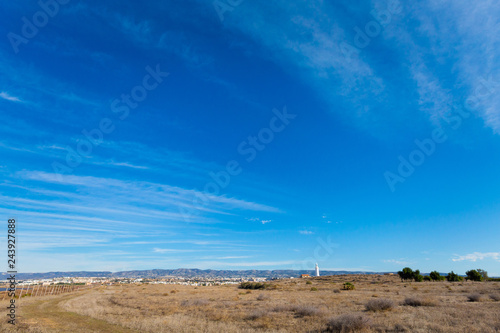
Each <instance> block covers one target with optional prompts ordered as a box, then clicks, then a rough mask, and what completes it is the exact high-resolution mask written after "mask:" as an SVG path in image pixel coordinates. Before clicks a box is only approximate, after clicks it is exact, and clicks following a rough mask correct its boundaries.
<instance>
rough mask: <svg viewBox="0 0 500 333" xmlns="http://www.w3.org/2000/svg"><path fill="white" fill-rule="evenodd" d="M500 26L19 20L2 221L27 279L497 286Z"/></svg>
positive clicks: (226, 18)
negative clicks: (175, 271) (235, 272)
mask: <svg viewBox="0 0 500 333" xmlns="http://www.w3.org/2000/svg"><path fill="white" fill-rule="evenodd" d="M45 3H46V4H50V6H49V5H47V6H42V5H41V4H45ZM44 8H45V11H44ZM499 11H500V10H499V8H498V6H496V5H495V2H493V1H480V2H476V3H473V4H471V3H470V2H466V1H443V2H440V3H435V2H432V1H422V2H418V3H412V4H409V3H406V2H405V3H403V2H394V1H387V2H385V1H382V2H380V1H377V2H375V1H373V2H370V1H361V2H355V3H351V2H347V1H344V2H337V3H336V4H334V3H332V2H326V1H296V2H293V4H290V2H289V1H274V2H273V3H272V4H269V2H265V1H252V2H250V1H225V0H221V1H216V2H213V1H195V0H189V1H166V2H160V1H150V2H147V3H140V4H139V3H136V2H132V1H127V2H125V1H99V2H98V1H86V2H83V1H62V0H61V1H59V2H55V1H46V2H44V1H43V0H42V2H40V3H35V2H29V1H20V2H14V3H7V4H4V5H3V10H2V12H1V13H0V21H1V22H2V25H1V29H2V31H1V35H2V36H4V37H3V39H2V40H3V42H2V43H1V44H0V56H1V57H0V59H1V61H0V112H1V117H2V120H3V121H2V122H1V123H0V135H1V137H0V138H1V139H0V154H1V157H2V158H1V161H0V174H1V183H0V195H1V196H2V200H1V204H0V212H1V215H2V216H4V219H5V220H6V219H7V218H8V217H11V216H15V217H16V218H17V219H18V221H19V222H18V229H19V230H18V237H19V250H18V251H19V256H20V257H19V263H20V264H19V271H24V272H33V271H37V272H45V271H55V270H111V271H117V270H128V269H152V268H179V267H187V268H203V269H205V268H212V269H292V268H293V269H313V268H314V263H315V262H318V263H319V266H320V268H321V269H331V270H340V269H351V270H366V271H396V270H399V269H401V268H402V267H404V266H410V267H413V268H419V269H420V270H421V271H424V272H427V271H430V270H434V269H437V270H439V271H442V272H448V271H451V270H454V271H455V272H458V273H461V274H463V273H464V272H465V270H467V269H470V268H483V269H486V270H487V271H489V272H490V275H500V247H499V245H498V244H499V242H498V235H499V234H500V227H499V223H498V222H499V219H500V191H499V190H498V189H499V188H500V177H499V176H498V170H499V166H500V155H499V153H498V152H499V151H500V136H499V134H500V110H499V106H500V97H499V94H498V92H499V91H500V68H499V65H498V64H499V63H500V62H499V60H500V59H499V55H500V54H499V51H498V50H499V49H500V48H499V39H498V36H499V35H500V34H499V32H500V31H499V30H500V25H499V23H498V17H500V12H499ZM47 13H48V14H47ZM49 14H50V15H49ZM4 241H5V240H4Z"/></svg>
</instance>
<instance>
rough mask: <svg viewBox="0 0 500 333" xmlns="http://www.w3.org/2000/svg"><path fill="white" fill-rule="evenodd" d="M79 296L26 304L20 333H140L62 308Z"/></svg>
mask: <svg viewBox="0 0 500 333" xmlns="http://www.w3.org/2000/svg"><path fill="white" fill-rule="evenodd" d="M77 295H78V294H76V295H75V294H73V295H65V296H61V297H57V298H51V299H45V300H40V301H36V302H33V303H30V304H25V305H24V306H22V307H21V308H20V309H19V310H20V311H19V314H20V316H19V323H18V325H16V326H17V328H18V331H20V332H23V331H25V330H26V331H27V330H28V328H37V329H39V331H40V332H72V333H80V332H81V333H84V332H85V333H86V332H99V333H101V332H102V333H117V332H138V331H136V330H131V329H128V328H125V327H122V326H118V325H115V324H111V323H108V322H106V321H104V320H99V319H93V318H90V317H87V316H82V315H79V314H77V313H74V312H68V311H66V310H64V309H63V308H62V307H61V306H60V303H62V302H64V301H67V300H69V299H71V298H73V297H75V296H77Z"/></svg>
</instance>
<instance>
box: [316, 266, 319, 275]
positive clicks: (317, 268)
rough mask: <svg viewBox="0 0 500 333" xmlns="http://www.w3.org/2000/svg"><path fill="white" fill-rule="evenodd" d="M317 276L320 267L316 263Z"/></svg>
mask: <svg viewBox="0 0 500 333" xmlns="http://www.w3.org/2000/svg"><path fill="white" fill-rule="evenodd" d="M316 276H319V267H318V263H316Z"/></svg>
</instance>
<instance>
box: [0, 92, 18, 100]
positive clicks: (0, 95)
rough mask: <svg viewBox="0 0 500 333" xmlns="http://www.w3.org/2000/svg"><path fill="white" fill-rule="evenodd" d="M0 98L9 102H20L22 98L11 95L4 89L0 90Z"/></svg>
mask: <svg viewBox="0 0 500 333" xmlns="http://www.w3.org/2000/svg"><path fill="white" fill-rule="evenodd" d="M0 98H3V99H5V100H8V101H11V102H22V100H21V99H20V98H19V97H15V96H12V95H10V94H9V93H7V92H5V91H2V92H0Z"/></svg>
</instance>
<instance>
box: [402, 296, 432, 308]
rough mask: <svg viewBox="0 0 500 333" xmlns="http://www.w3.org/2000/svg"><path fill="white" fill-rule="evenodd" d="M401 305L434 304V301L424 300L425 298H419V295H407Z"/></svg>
mask: <svg viewBox="0 0 500 333" xmlns="http://www.w3.org/2000/svg"><path fill="white" fill-rule="evenodd" d="M401 305H407V306H432V305H434V303H433V302H431V301H429V300H424V299H421V298H417V297H407V298H405V300H404V301H403V303H402V304H401Z"/></svg>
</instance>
